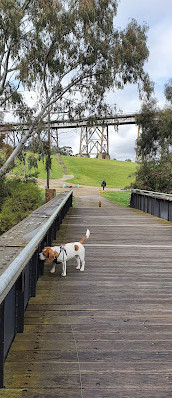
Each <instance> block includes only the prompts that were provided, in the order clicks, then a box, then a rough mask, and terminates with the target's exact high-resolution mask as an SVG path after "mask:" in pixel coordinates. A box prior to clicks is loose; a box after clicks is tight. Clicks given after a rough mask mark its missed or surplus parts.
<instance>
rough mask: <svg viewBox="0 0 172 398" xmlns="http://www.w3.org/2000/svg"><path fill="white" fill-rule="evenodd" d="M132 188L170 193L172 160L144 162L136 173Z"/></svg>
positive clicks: (171, 188)
mask: <svg viewBox="0 0 172 398" xmlns="http://www.w3.org/2000/svg"><path fill="white" fill-rule="evenodd" d="M132 187H133V188H138V189H145V190H147V191H154V192H165V193H172V158H171V156H168V157H167V158H163V159H161V160H157V161H155V160H151V161H145V162H144V163H143V164H142V165H141V166H140V167H139V169H138V171H137V173H136V180H135V183H134V184H132Z"/></svg>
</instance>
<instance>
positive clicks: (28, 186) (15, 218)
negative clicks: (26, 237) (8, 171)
mask: <svg viewBox="0 0 172 398" xmlns="http://www.w3.org/2000/svg"><path fill="white" fill-rule="evenodd" d="M4 186H5V193H6V198H5V199H3V204H2V209H1V214H0V216H1V217H0V218H1V220H0V234H2V233H4V232H6V231H7V230H8V229H10V228H11V227H13V226H14V225H16V224H18V223H19V222H20V221H21V220H23V218H25V217H27V216H28V215H29V214H30V213H31V212H32V211H33V210H35V209H36V208H38V207H39V206H41V205H42V204H43V201H42V197H41V190H40V189H39V188H38V187H37V185H36V184H35V183H33V182H30V181H28V182H23V181H21V180H19V179H14V180H10V181H9V180H6V181H5V183H4Z"/></svg>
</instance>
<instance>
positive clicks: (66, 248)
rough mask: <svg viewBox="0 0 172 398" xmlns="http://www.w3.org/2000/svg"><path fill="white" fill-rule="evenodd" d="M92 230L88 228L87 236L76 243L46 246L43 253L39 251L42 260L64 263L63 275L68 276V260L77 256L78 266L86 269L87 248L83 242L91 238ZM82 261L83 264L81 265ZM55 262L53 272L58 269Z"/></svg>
mask: <svg viewBox="0 0 172 398" xmlns="http://www.w3.org/2000/svg"><path fill="white" fill-rule="evenodd" d="M89 236H90V231H89V229H87V232H86V234H85V236H83V238H82V239H81V240H80V241H79V242H74V243H66V244H65V245H62V246H53V247H45V248H44V249H43V250H42V252H41V253H39V257H40V260H47V261H48V263H52V262H54V263H56V264H57V262H60V263H62V276H66V261H68V260H70V259H71V258H74V257H76V261H77V267H76V269H79V270H80V271H84V268H85V248H84V246H83V243H84V242H85V241H86V240H87V239H88V238H89ZM80 262H81V266H80ZM55 267H56V266H55V264H53V267H52V269H51V271H50V272H51V273H52V274H53V273H54V272H55V270H56V268H55Z"/></svg>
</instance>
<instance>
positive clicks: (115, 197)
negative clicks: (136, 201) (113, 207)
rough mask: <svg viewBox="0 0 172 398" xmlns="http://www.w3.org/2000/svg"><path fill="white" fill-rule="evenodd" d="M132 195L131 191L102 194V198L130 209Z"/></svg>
mask: <svg viewBox="0 0 172 398" xmlns="http://www.w3.org/2000/svg"><path fill="white" fill-rule="evenodd" d="M130 193H131V192H130V191H119V192H105V193H102V196H103V197H104V198H106V199H109V200H112V201H113V202H115V203H118V204H119V205H121V206H123V207H129V204H130Z"/></svg>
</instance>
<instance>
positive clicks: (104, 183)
mask: <svg viewBox="0 0 172 398" xmlns="http://www.w3.org/2000/svg"><path fill="white" fill-rule="evenodd" d="M101 187H103V191H104V189H105V187H106V181H105V180H103V181H102V183H101Z"/></svg>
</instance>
